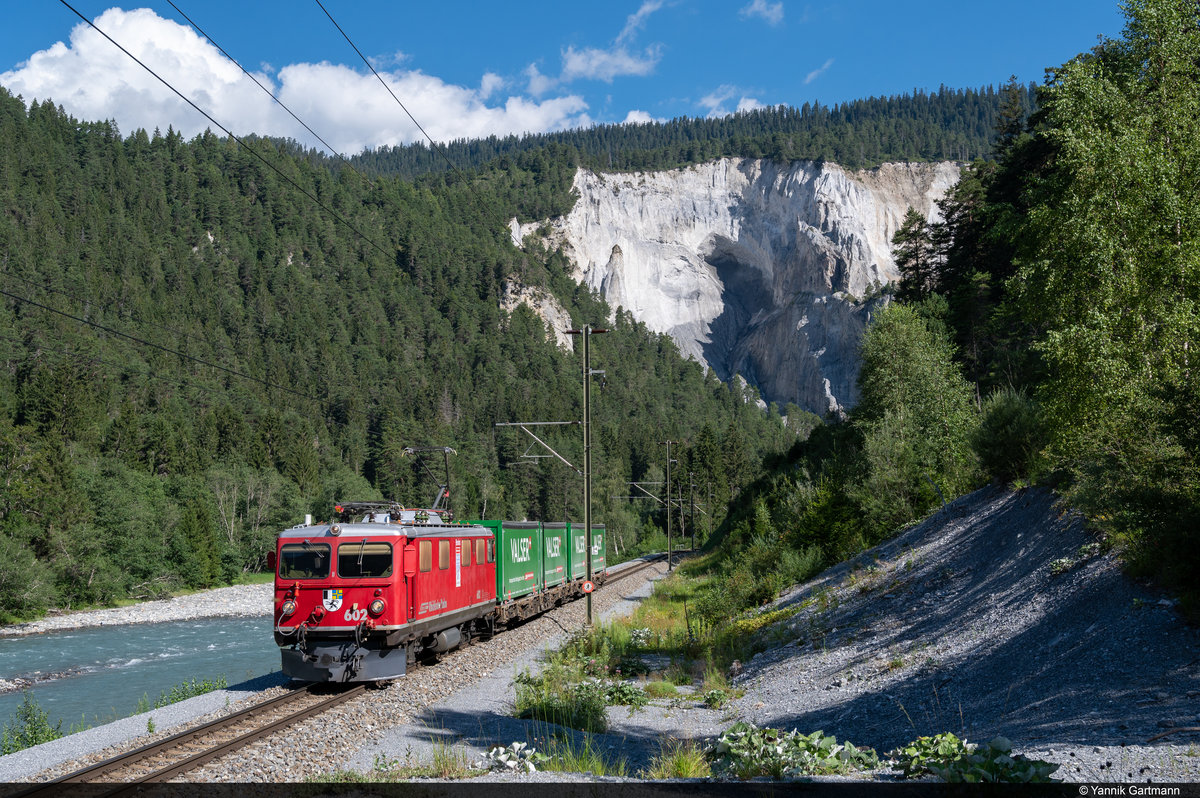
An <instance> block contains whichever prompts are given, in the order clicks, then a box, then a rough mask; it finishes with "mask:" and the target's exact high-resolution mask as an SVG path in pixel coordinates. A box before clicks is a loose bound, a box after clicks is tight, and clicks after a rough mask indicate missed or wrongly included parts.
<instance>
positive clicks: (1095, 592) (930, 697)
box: [736, 488, 1200, 781]
mask: <svg viewBox="0 0 1200 798" xmlns="http://www.w3.org/2000/svg"><path fill="white" fill-rule="evenodd" d="M1092 542H1094V541H1093V540H1092V539H1091V538H1090V537H1089V534H1088V533H1087V532H1086V530H1084V528H1083V525H1082V524H1081V523H1080V521H1079V519H1078V518H1076V517H1074V516H1073V515H1072V514H1067V515H1063V514H1061V513H1060V512H1059V511H1058V509H1057V508H1056V507H1055V503H1054V499H1053V497H1052V495H1051V494H1049V493H1048V492H1046V491H1041V490H1027V491H1023V492H1018V493H1013V492H1010V491H1006V490H1001V489H998V488H988V489H984V490H981V491H977V492H975V493H973V494H970V495H968V496H964V497H962V498H960V499H959V500H957V501H955V502H953V503H952V504H951V505H950V506H949V507H947V508H946V509H944V510H942V511H941V512H939V513H937V514H936V515H935V516H933V517H932V518H929V519H927V520H926V521H925V522H923V523H921V524H919V525H917V526H914V527H912V528H910V529H908V530H907V531H905V532H904V533H902V534H901V535H899V536H898V537H896V538H895V539H893V540H891V541H888V542H887V543H885V544H883V545H881V546H879V547H877V548H875V549H873V550H871V551H869V552H866V553H865V554H864V555H862V556H860V557H858V558H856V559H855V560H854V561H852V562H850V563H843V564H842V565H839V566H837V567H836V568H833V569H831V570H829V571H827V572H825V573H824V574H822V575H820V576H819V577H818V578H816V579H814V580H813V581H812V582H810V583H808V584H806V585H804V586H801V587H800V588H799V589H797V590H795V591H794V592H792V593H790V594H788V595H786V596H784V597H783V598H782V599H781V600H780V601H779V602H778V606H792V605H798V606H802V607H803V609H801V611H800V612H799V613H798V614H797V615H795V616H794V617H793V618H791V619H790V620H789V621H788V622H786V623H785V624H781V625H780V626H779V627H777V628H776V629H775V630H771V631H769V632H768V634H771V635H774V638H775V639H774V646H775V647H773V648H772V649H770V650H769V651H766V652H764V653H763V654H760V655H759V656H756V657H755V658H754V659H753V660H751V661H750V662H748V663H746V664H745V668H744V672H743V673H742V674H741V675H740V676H739V677H738V678H737V679H736V684H737V685H738V686H739V687H742V688H743V689H745V690H746V695H745V696H744V697H743V698H742V699H740V700H739V701H738V702H737V703H736V708H737V710H738V712H739V713H740V715H741V716H742V717H744V718H745V719H747V720H751V721H753V722H755V723H757V724H759V725H761V726H775V727H780V728H784V729H791V728H799V729H800V730H801V731H806V732H807V731H812V730H816V729H823V730H824V731H826V732H827V733H830V734H834V735H836V736H837V737H839V738H844V739H849V740H851V741H852V742H854V743H855V744H857V745H869V746H872V747H874V748H876V749H877V750H880V751H885V750H889V749H891V748H893V747H895V746H897V745H899V744H902V743H905V742H907V741H909V740H912V739H915V738H916V737H917V736H918V735H928V734H936V733H938V732H943V731H952V732H954V733H956V734H958V735H959V736H965V737H966V738H967V739H969V740H971V741H974V742H986V741H987V740H989V739H991V738H992V737H993V736H995V735H998V734H1000V735H1004V736H1006V737H1008V738H1009V739H1010V740H1012V741H1013V743H1014V745H1015V746H1016V748H1017V750H1019V751H1023V752H1025V753H1027V754H1029V755H1032V756H1036V757H1038V758H1044V759H1047V760H1049V761H1055V762H1059V763H1060V764H1061V765H1062V768H1061V769H1060V770H1059V772H1058V773H1057V774H1056V776H1057V777H1058V778H1065V779H1068V780H1073V781H1102V780H1103V781H1107V780H1115V781H1131V780H1136V781H1145V780H1147V779H1153V780H1155V781H1200V667H1198V665H1200V635H1198V634H1197V631H1196V630H1195V629H1193V628H1189V627H1188V626H1186V625H1185V624H1184V623H1183V621H1182V620H1181V619H1180V617H1179V615H1178V614H1177V613H1176V611H1175V609H1174V602H1172V601H1171V600H1170V599H1168V598H1164V597H1162V596H1158V595H1154V594H1152V593H1150V592H1149V591H1148V590H1146V589H1144V588H1141V587H1139V586H1137V585H1135V584H1133V583H1132V582H1130V581H1129V580H1128V579H1127V578H1126V577H1125V576H1124V575H1123V574H1122V573H1121V571H1120V568H1119V565H1118V563H1117V562H1116V560H1115V559H1114V558H1113V557H1112V556H1111V555H1101V554H1098V553H1097V554H1092V555H1090V556H1089V555H1088V554H1087V552H1086V550H1084V551H1083V552H1081V549H1082V548H1083V547H1085V546H1087V545H1088V544H1090V543H1092ZM1061 558H1070V559H1071V560H1073V561H1075V563H1076V564H1074V565H1073V566H1072V567H1071V568H1070V569H1069V570H1067V571H1065V572H1064V573H1060V574H1057V575H1055V574H1054V573H1052V568H1051V563H1052V562H1054V561H1056V560H1059V559H1061ZM1179 729H1189V731H1172V730H1179ZM1167 732H1171V733H1170V734H1168V735H1167V736H1166V737H1164V738H1161V739H1158V740H1153V739H1152V738H1155V737H1156V736H1158V735H1161V734H1164V733H1167Z"/></svg>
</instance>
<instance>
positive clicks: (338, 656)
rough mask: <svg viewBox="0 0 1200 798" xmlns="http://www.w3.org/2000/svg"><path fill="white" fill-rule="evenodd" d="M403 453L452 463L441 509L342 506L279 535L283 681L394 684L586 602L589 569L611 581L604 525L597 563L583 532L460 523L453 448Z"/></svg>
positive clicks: (595, 577) (278, 631)
mask: <svg viewBox="0 0 1200 798" xmlns="http://www.w3.org/2000/svg"><path fill="white" fill-rule="evenodd" d="M404 451H405V454H419V453H420V452H428V451H436V452H441V453H442V454H443V456H444V457H445V458H446V484H442V485H439V486H438V498H437V501H435V502H434V504H433V508H432V509H430V510H411V509H404V508H402V507H401V506H400V505H398V504H396V503H394V502H354V503H350V504H344V505H338V506H337V507H335V508H334V510H335V511H336V513H337V517H336V518H335V519H334V520H333V521H332V522H331V523H328V524H305V525H303V526H295V527H292V528H291V529H285V530H284V531H283V532H280V533H279V540H278V542H277V547H276V550H275V553H274V556H273V558H272V560H273V562H272V563H271V566H272V567H273V568H274V569H275V642H276V643H277V644H278V645H279V646H280V648H281V649H282V656H283V672H284V674H286V675H288V676H291V677H292V678H294V679H300V680H302V681H308V682H366V681H380V680H385V679H393V678H396V677H397V676H403V675H404V674H405V672H406V671H407V670H408V665H409V664H410V663H413V662H415V661H416V660H417V658H418V657H436V656H437V655H438V654H439V653H442V652H446V651H450V650H451V649H454V648H457V647H458V646H460V645H462V644H463V643H466V642H469V641H470V640H472V639H473V638H476V637H480V636H484V635H491V634H492V633H494V632H495V631H496V629H497V626H498V625H503V624H509V623H514V622H520V621H522V620H525V619H526V618H529V617H531V616H533V615H536V614H538V613H540V612H544V611H546V610H547V609H549V608H551V607H553V606H556V605H558V604H561V603H563V602H564V601H566V600H568V599H571V598H575V597H577V596H579V595H581V592H582V586H583V584H584V581H585V577H586V575H587V572H588V571H589V570H590V572H591V575H592V577H591V578H592V581H593V582H596V583H602V582H603V581H604V578H605V576H606V575H607V573H608V569H607V563H606V560H605V556H604V551H605V545H604V543H605V541H604V526H603V525H600V524H597V525H593V527H592V535H591V538H592V548H591V551H590V554H589V552H588V549H587V545H586V540H587V530H585V529H584V528H582V527H581V526H579V525H571V524H567V523H550V524H541V523H538V522H528V521H521V522H508V521H478V522H470V523H465V524H456V523H453V522H452V520H451V519H452V516H451V515H450V512H449V511H448V510H446V509H444V508H442V502H443V501H448V500H449V497H450V488H449V474H450V465H449V455H450V454H453V453H454V450H453V449H449V448H446V447H439V448H429V449H412V448H408V449H405V450H404ZM497 555H499V560H498V561H497ZM589 560H590V564H589Z"/></svg>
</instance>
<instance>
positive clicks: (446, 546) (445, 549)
mask: <svg viewBox="0 0 1200 798" xmlns="http://www.w3.org/2000/svg"><path fill="white" fill-rule="evenodd" d="M449 567H450V541H448V540H439V541H438V568H439V569H440V570H443V571H444V570H446V569H447V568H449Z"/></svg>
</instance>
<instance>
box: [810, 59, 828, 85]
mask: <svg viewBox="0 0 1200 798" xmlns="http://www.w3.org/2000/svg"><path fill="white" fill-rule="evenodd" d="M831 66H833V59H832V58H830V59H829V60H827V61H826V62H825V63H824V64H821V66H820V68H818V69H814V70H813V71H812V72H809V73H808V75H806V76H805V78H804V85H805V86H807V85H808V84H810V83H812V82H813V81H814V80H816V79H817V78H819V77H821V76H822V75H824V74H825V70H827V69H829V68H830V67H831Z"/></svg>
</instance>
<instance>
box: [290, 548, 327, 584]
mask: <svg viewBox="0 0 1200 798" xmlns="http://www.w3.org/2000/svg"><path fill="white" fill-rule="evenodd" d="M329 560H330V557H329V544H328V543H312V542H310V541H307V540H306V541H304V542H303V543H286V544H284V546H283V548H281V549H280V550H279V578H280V579H323V578H325V577H327V576H329Z"/></svg>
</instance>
